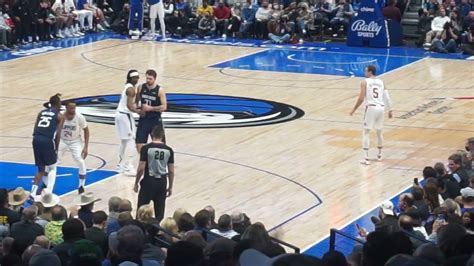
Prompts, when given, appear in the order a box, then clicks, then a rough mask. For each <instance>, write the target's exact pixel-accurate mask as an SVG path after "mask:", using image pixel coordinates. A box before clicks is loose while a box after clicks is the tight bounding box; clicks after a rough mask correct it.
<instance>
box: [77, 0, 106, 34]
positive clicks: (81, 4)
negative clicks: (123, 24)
mask: <svg viewBox="0 0 474 266" xmlns="http://www.w3.org/2000/svg"><path fill="white" fill-rule="evenodd" d="M83 9H85V10H89V11H92V13H93V14H94V17H95V18H96V19H97V25H96V26H97V29H98V30H100V31H103V30H105V28H110V25H109V23H108V22H107V20H106V19H105V16H104V12H103V11H102V9H100V8H98V7H97V5H94V3H93V0H78V1H77V10H83Z"/></svg>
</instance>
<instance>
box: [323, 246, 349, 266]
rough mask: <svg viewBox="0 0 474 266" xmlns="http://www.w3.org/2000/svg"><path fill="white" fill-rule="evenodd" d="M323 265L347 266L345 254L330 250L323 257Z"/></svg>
mask: <svg viewBox="0 0 474 266" xmlns="http://www.w3.org/2000/svg"><path fill="white" fill-rule="evenodd" d="M322 259H323V264H324V265H327V266H336V265H347V261H346V257H345V256H344V254H342V253H341V252H339V251H337V250H330V251H328V252H326V253H325V254H324V256H323V258H322Z"/></svg>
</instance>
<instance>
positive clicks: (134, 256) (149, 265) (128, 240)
mask: <svg viewBox="0 0 474 266" xmlns="http://www.w3.org/2000/svg"><path fill="white" fill-rule="evenodd" d="M117 240H118V252H117V255H118V256H117V261H116V264H115V265H120V264H121V263H124V265H130V266H132V265H136V266H138V265H141V266H155V265H156V266H159V265H160V263H159V262H158V261H154V260H149V259H142V254H143V251H144V247H145V235H144V234H143V231H142V229H140V228H139V227H138V226H136V225H127V226H124V227H123V228H120V230H119V231H118V233H117ZM125 262H128V263H125Z"/></svg>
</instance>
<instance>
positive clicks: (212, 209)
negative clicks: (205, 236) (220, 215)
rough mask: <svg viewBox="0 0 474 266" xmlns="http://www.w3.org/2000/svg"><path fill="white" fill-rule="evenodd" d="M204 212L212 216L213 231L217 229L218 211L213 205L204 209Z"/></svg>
mask: <svg viewBox="0 0 474 266" xmlns="http://www.w3.org/2000/svg"><path fill="white" fill-rule="evenodd" d="M204 210H206V211H208V212H209V214H210V215H211V226H210V228H211V229H214V228H217V223H216V210H215V209H214V207H212V206H211V205H209V206H206V207H204Z"/></svg>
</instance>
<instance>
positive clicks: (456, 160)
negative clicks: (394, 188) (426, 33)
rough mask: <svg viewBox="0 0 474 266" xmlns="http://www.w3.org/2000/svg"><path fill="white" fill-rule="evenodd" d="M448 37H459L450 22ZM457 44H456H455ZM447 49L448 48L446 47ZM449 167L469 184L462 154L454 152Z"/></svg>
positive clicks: (457, 180)
mask: <svg viewBox="0 0 474 266" xmlns="http://www.w3.org/2000/svg"><path fill="white" fill-rule="evenodd" d="M444 31H445V34H446V36H447V37H446V38H448V37H449V36H451V37H452V38H451V39H450V40H453V39H457V34H456V33H455V32H454V30H453V27H452V25H451V24H450V23H449V24H447V25H446V26H445V30H444ZM454 45H455V44H454ZM446 49H447V48H446ZM448 167H449V170H450V171H451V175H452V177H453V178H454V179H455V180H456V182H458V183H459V185H460V186H461V188H465V187H467V186H469V175H468V174H467V172H466V170H464V169H463V168H462V156H461V155H459V154H453V155H451V156H449V158H448Z"/></svg>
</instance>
